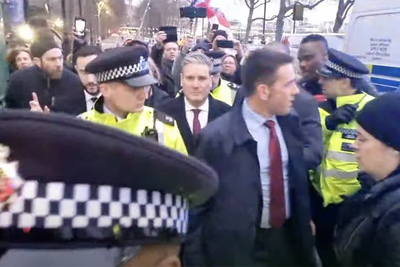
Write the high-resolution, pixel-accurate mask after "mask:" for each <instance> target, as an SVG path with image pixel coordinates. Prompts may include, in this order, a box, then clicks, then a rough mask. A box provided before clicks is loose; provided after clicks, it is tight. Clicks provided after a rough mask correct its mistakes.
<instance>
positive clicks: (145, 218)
mask: <svg viewBox="0 0 400 267" xmlns="http://www.w3.org/2000/svg"><path fill="white" fill-rule="evenodd" d="M187 220H188V204H187V201H186V200H185V199H184V198H183V197H181V196H177V195H172V194H168V193H161V192H156V191H146V190H132V189H130V188H119V187H113V186H108V185H100V186H94V185H89V184H73V185H71V184H65V183H62V182H54V183H46V184H44V183H43V184H42V183H38V182H37V181H25V183H24V184H23V186H22V188H21V190H18V193H17V196H16V197H15V198H14V199H12V202H11V204H10V205H9V206H8V207H7V208H5V207H3V209H2V210H1V211H0V228H22V229H24V228H41V229H56V228H61V227H68V228H70V229H71V228H72V229H84V228H111V229H112V228H113V227H115V226H116V225H117V226H118V227H120V228H125V229H129V228H139V229H146V230H148V229H155V230H157V229H170V230H172V231H174V232H176V233H177V234H179V235H184V234H185V233H186V231H187Z"/></svg>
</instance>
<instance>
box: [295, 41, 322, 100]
mask: <svg viewBox="0 0 400 267" xmlns="http://www.w3.org/2000/svg"><path fill="white" fill-rule="evenodd" d="M298 59H299V64H300V70H301V72H302V76H303V77H302V80H301V81H300V85H301V87H303V88H304V89H305V90H306V91H307V92H309V93H310V94H312V95H322V88H321V85H320V84H319V82H318V79H319V75H318V74H317V70H318V69H319V68H320V67H322V66H323V65H324V63H325V61H327V60H328V42H327V41H326V39H325V37H323V36H322V35H319V34H311V35H308V36H306V37H304V39H303V40H302V41H301V43H300V48H299V51H298Z"/></svg>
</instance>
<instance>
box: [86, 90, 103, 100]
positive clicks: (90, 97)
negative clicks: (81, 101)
mask: <svg viewBox="0 0 400 267" xmlns="http://www.w3.org/2000/svg"><path fill="white" fill-rule="evenodd" d="M83 92H84V93H85V101H86V102H88V101H92V98H93V97H96V98H99V97H100V96H101V93H98V94H97V95H91V94H89V93H88V92H86V90H83Z"/></svg>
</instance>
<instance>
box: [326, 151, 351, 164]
mask: <svg viewBox="0 0 400 267" xmlns="http://www.w3.org/2000/svg"><path fill="white" fill-rule="evenodd" d="M326 159H327V160H329V159H333V160H337V161H344V162H349V163H355V162H357V157H356V155H355V154H351V153H344V152H338V151H332V150H329V151H328V152H327V153H326Z"/></svg>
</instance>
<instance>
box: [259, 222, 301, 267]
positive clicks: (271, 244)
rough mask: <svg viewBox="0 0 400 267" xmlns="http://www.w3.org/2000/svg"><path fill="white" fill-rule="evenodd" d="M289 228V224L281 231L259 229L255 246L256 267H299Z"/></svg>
mask: <svg viewBox="0 0 400 267" xmlns="http://www.w3.org/2000/svg"><path fill="white" fill-rule="evenodd" d="M288 228H289V227H288V223H285V225H284V226H283V227H282V228H281V229H260V228H258V229H257V232H256V240H255V246H254V262H255V265H254V266H257V267H262V266H263V267H271V266H274V267H275V266H276V267H280V266H282V267H289V266H290V267H292V266H298V264H296V256H295V251H294V246H293V245H292V244H293V243H292V242H291V241H290V232H289V230H288Z"/></svg>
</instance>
